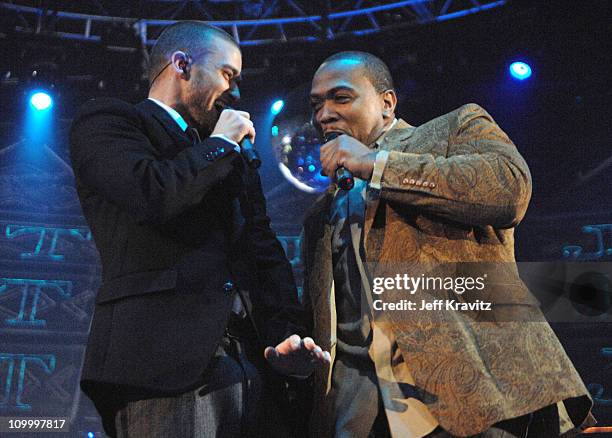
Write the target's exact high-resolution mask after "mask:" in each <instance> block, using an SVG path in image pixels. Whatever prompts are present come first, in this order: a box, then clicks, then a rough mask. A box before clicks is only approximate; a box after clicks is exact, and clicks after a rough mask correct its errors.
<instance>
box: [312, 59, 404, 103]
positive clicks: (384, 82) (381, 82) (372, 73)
mask: <svg viewBox="0 0 612 438" xmlns="http://www.w3.org/2000/svg"><path fill="white" fill-rule="evenodd" d="M344 60H350V61H357V62H359V64H361V66H362V68H363V70H364V72H365V75H366V77H367V78H368V80H369V81H370V82H371V83H372V85H373V86H374V89H375V90H376V91H377V92H378V93H382V92H383V91H387V90H395V88H394V87H393V78H392V77H391V72H390V71H389V67H387V64H385V63H384V62H383V61H382V59H380V58H379V57H377V56H375V55H372V54H371V53H368V52H360V51H357V50H355V51H346V52H340V53H335V54H333V55H331V56H330V57H329V58H327V59H326V60H325V61H323V63H322V64H321V67H322V66H323V65H325V64H327V63H329V62H333V61H344ZM321 67H319V68H321Z"/></svg>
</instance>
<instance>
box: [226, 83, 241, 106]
mask: <svg viewBox="0 0 612 438" xmlns="http://www.w3.org/2000/svg"><path fill="white" fill-rule="evenodd" d="M226 93H227V94H228V95H229V96H230V98H231V99H232V102H238V101H239V100H240V88H239V87H238V84H237V83H235V82H232V85H231V87H230V89H229V90H227V91H226Z"/></svg>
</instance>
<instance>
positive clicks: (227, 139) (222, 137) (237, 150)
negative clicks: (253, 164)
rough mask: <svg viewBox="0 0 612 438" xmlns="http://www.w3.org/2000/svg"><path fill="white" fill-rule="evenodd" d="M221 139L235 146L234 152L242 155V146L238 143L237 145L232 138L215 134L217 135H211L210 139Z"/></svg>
mask: <svg viewBox="0 0 612 438" xmlns="http://www.w3.org/2000/svg"><path fill="white" fill-rule="evenodd" d="M215 137H216V138H220V139H221V140H225V141H226V142H228V143H231V144H232V145H233V146H234V150H235V151H236V152H238V153H240V146H239V145H238V143H236V142H235V141H234V140H232V139H231V138H229V137H227V136H225V135H223V134H215V135H211V136H210V138H215Z"/></svg>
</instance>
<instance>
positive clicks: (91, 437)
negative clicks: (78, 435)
mask: <svg viewBox="0 0 612 438" xmlns="http://www.w3.org/2000/svg"><path fill="white" fill-rule="evenodd" d="M95 436H96V435H95V434H94V433H93V432H87V438H95Z"/></svg>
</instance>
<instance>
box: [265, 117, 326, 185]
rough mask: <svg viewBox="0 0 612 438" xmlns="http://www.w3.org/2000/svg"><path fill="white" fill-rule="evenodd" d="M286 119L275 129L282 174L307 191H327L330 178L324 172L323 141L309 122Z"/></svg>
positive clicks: (275, 144) (274, 127)
mask: <svg viewBox="0 0 612 438" xmlns="http://www.w3.org/2000/svg"><path fill="white" fill-rule="evenodd" d="M299 119H300V118H299V117H298V118H293V119H291V120H283V121H282V122H280V123H278V124H277V125H274V126H273V128H272V146H273V148H274V153H275V157H276V159H277V162H278V167H279V169H280V171H281V173H282V174H283V176H284V177H285V178H286V179H287V180H288V181H289V182H290V183H291V184H293V185H294V186H295V187H296V188H298V189H300V190H303V191H305V192H308V193H319V192H323V191H325V189H326V188H327V187H328V186H329V183H330V179H329V178H328V177H325V176H322V175H321V161H320V160H319V150H320V148H321V145H322V144H324V143H325V142H324V141H322V139H321V138H320V135H319V133H318V131H317V130H316V129H315V128H314V126H313V125H312V124H311V123H310V122H303V118H302V121H300V120H299Z"/></svg>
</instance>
